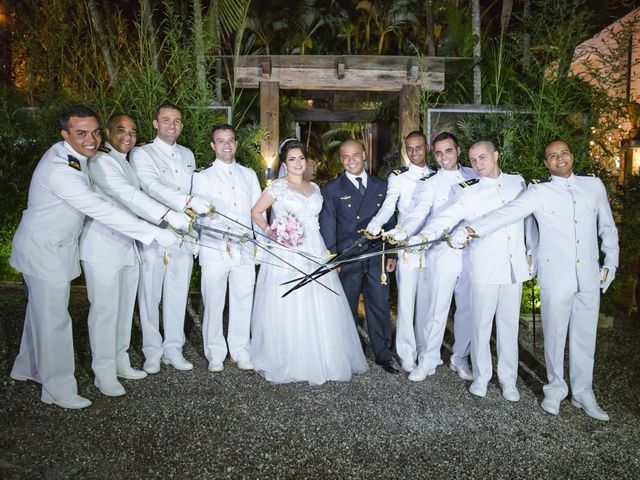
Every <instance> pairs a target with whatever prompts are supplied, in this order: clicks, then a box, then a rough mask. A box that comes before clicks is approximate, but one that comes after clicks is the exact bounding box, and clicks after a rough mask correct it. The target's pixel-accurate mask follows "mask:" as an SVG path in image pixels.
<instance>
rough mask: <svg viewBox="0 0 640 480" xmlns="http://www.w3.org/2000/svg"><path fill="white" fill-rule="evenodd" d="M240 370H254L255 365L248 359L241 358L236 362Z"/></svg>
mask: <svg viewBox="0 0 640 480" xmlns="http://www.w3.org/2000/svg"><path fill="white" fill-rule="evenodd" d="M234 362H236V365H237V366H238V368H239V369H240V370H253V363H251V361H250V360H249V359H248V358H239V359H238V360H234Z"/></svg>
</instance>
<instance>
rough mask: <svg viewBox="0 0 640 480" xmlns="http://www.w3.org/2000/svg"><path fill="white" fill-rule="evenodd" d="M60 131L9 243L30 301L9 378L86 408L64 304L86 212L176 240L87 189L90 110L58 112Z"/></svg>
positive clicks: (131, 230) (94, 138)
mask: <svg viewBox="0 0 640 480" xmlns="http://www.w3.org/2000/svg"><path fill="white" fill-rule="evenodd" d="M60 127H61V135H62V138H64V141H63V142H58V143H56V144H54V145H53V146H52V147H51V148H50V149H49V150H47V152H46V153H45V154H44V155H43V157H42V159H41V160H40V162H39V163H38V166H37V167H36V169H35V171H34V172H33V176H32V177H31V184H30V185H29V200H28V206H27V209H26V210H25V211H24V212H23V214H22V220H21V221H20V225H19V226H18V230H17V231H16V234H15V236H14V238H13V248H12V251H11V258H10V262H11V265H12V266H13V267H14V268H16V269H18V270H20V271H21V272H22V274H23V277H24V280H25V283H26V285H27V289H28V297H29V298H28V304H27V312H26V316H25V322H24V330H23V333H22V342H21V344H20V353H19V354H18V356H17V357H16V360H15V362H14V364H13V369H12V370H11V378H13V379H14V380H20V381H25V380H33V381H35V382H38V383H41V384H42V396H41V399H42V401H43V402H45V403H53V404H55V405H58V406H60V407H63V408H84V407H87V406H89V405H91V402H90V401H89V400H87V399H86V398H84V397H81V396H80V395H78V386H77V384H76V379H75V378H74V369H75V363H74V353H73V332H72V327H71V317H70V316H69V311H68V307H69V293H70V284H71V280H72V279H74V278H76V277H77V276H79V275H80V262H79V260H78V238H79V237H80V232H81V230H82V224H83V222H84V220H85V215H86V216H90V217H92V218H95V219H98V220H100V221H101V222H102V223H104V224H105V225H109V226H110V227H112V228H113V229H114V230H116V231H119V232H122V233H125V234H126V235H129V236H131V237H132V238H135V239H137V240H139V241H141V242H143V243H145V244H150V243H151V242H153V241H154V239H155V240H156V241H158V242H159V243H161V244H162V245H165V246H169V245H170V244H172V243H175V242H176V241H177V237H176V235H174V234H173V233H172V232H169V231H166V230H163V229H161V228H158V227H156V226H154V225H151V224H149V223H147V222H144V221H142V220H138V219H137V218H136V217H135V216H133V215H131V214H130V213H128V212H126V211H124V210H122V209H121V208H119V207H117V206H116V205H115V204H113V203H111V202H109V201H108V200H106V199H105V198H103V197H102V196H101V195H100V194H99V193H97V192H96V191H95V190H94V189H93V188H92V185H91V180H90V179H89V176H88V175H87V167H86V160H87V158H88V157H92V156H93V155H95V154H96V152H97V150H98V146H99V145H100V129H99V127H98V119H97V117H96V114H95V113H94V112H93V111H91V110H90V109H88V108H86V107H83V106H77V107H71V108H69V109H67V110H66V111H65V112H64V113H63V114H62V115H61V117H60Z"/></svg>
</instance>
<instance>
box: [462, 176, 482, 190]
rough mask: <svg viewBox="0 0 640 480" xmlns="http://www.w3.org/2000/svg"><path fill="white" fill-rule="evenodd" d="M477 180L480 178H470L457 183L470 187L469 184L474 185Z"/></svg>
mask: <svg viewBox="0 0 640 480" xmlns="http://www.w3.org/2000/svg"><path fill="white" fill-rule="evenodd" d="M479 181H480V179H478V178H472V179H471V180H465V181H464V182H460V183H459V184H458V185H460V186H461V187H462V188H467V187H470V186H471V185H475V184H476V183H478V182H479Z"/></svg>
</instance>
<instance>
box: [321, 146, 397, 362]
mask: <svg viewBox="0 0 640 480" xmlns="http://www.w3.org/2000/svg"><path fill="white" fill-rule="evenodd" d="M340 161H341V162H342V166H343V167H344V170H345V171H344V172H343V173H342V175H340V176H339V177H338V178H336V179H335V180H332V181H330V182H329V183H327V184H326V185H325V186H324V187H323V188H322V197H323V199H324V202H323V206H322V211H321V212H320V233H321V234H322V237H323V238H324V242H325V244H326V245H327V248H328V249H329V251H330V252H332V253H338V254H339V253H341V252H342V251H343V250H345V249H347V248H348V247H350V246H351V245H353V244H354V242H356V241H357V240H358V239H359V238H360V237H361V233H358V231H359V230H364V229H365V228H366V226H367V225H368V224H369V221H370V220H371V219H372V218H373V216H374V215H375V214H376V213H377V212H378V210H379V209H380V206H381V205H382V202H383V201H384V199H385V195H386V192H387V183H386V182H384V181H382V180H380V179H378V178H376V177H374V176H371V175H367V172H366V171H365V169H364V161H365V152H364V148H363V146H362V144H361V143H360V142H358V141H356V140H345V141H344V142H342V144H341V145H340ZM393 223H394V218H391V220H390V221H389V222H387V224H386V225H384V227H383V228H384V229H385V230H388V229H390V228H393ZM371 247H372V244H371V242H370V241H368V240H363V241H362V242H359V243H358V244H357V246H356V247H354V248H353V249H351V250H350V251H349V253H348V256H350V257H351V256H356V255H360V254H362V253H365V252H367V251H368V250H369V249H370V248H371ZM395 266H396V261H395V259H387V262H386V265H385V267H386V268H385V269H386V271H387V272H392V271H393V270H394V269H395ZM381 274H382V265H381V259H380V257H373V258H369V259H366V260H364V261H362V262H353V263H348V264H346V265H344V266H343V267H342V268H341V269H340V281H341V282H342V287H343V288H344V292H345V295H346V297H347V301H348V302H349V306H350V307H351V312H352V313H353V318H354V319H357V318H358V303H359V301H360V293H362V294H363V296H364V309H365V314H366V319H367V329H368V332H369V339H370V341H371V348H372V349H373V353H374V355H375V360H376V363H377V364H378V365H380V366H382V368H383V369H384V370H385V371H387V372H389V373H399V372H400V365H399V364H398V362H397V360H396V359H395V358H394V357H393V356H392V355H391V351H390V350H389V347H390V346H391V322H390V318H389V317H390V312H389V286H388V285H382V284H381V279H380V276H381Z"/></svg>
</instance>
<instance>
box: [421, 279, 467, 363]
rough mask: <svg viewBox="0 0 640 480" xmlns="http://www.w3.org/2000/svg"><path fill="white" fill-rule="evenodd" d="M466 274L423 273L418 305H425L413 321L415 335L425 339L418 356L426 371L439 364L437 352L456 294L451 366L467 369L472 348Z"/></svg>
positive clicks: (440, 361) (439, 349)
mask: <svg viewBox="0 0 640 480" xmlns="http://www.w3.org/2000/svg"><path fill="white" fill-rule="evenodd" d="M469 289H470V281H469V275H468V274H467V273H457V272H446V271H442V272H435V271H426V273H425V279H424V283H423V287H422V290H421V292H420V293H421V294H420V296H419V300H418V304H419V305H421V304H424V307H422V306H421V307H420V310H421V311H422V312H424V314H423V315H420V317H419V318H417V319H416V332H418V330H419V331H420V333H419V334H417V335H418V336H419V337H420V338H421V339H424V346H421V347H422V348H421V350H420V351H419V354H418V357H419V358H418V363H419V364H420V365H423V364H424V365H425V366H426V367H427V370H431V369H433V368H436V367H437V366H438V365H441V364H442V359H441V357H440V352H441V349H442V341H443V339H444V332H445V330H446V328H447V319H448V318H449V310H450V309H451V299H452V297H453V295H454V294H455V298H456V312H455V314H454V317H453V322H454V323H453V334H454V344H453V355H452V356H451V363H453V364H454V365H462V364H464V365H466V363H467V357H468V356H469V351H470V348H471V296H470V293H469Z"/></svg>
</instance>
